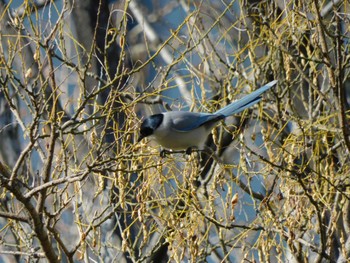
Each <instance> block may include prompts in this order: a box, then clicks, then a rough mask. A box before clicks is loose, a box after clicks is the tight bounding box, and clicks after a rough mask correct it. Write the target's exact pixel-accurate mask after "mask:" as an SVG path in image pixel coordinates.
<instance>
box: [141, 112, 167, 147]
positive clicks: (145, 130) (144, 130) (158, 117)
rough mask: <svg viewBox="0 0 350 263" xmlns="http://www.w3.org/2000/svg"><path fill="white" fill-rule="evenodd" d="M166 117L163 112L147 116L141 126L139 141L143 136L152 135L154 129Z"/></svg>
mask: <svg viewBox="0 0 350 263" xmlns="http://www.w3.org/2000/svg"><path fill="white" fill-rule="evenodd" d="M163 118H164V115H163V114H161V113H160V114H154V115H151V116H149V117H147V118H146V119H145V120H144V121H143V122H142V124H141V126H140V136H139V139H138V141H141V140H142V139H143V138H145V137H148V136H151V135H152V134H153V133H154V131H155V130H156V129H157V128H158V127H159V126H160V124H161V123H162V121H163Z"/></svg>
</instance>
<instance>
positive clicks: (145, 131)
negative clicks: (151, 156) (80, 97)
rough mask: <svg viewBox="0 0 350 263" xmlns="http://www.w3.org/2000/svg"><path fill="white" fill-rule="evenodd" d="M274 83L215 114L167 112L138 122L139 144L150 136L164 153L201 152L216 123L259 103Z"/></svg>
mask: <svg viewBox="0 0 350 263" xmlns="http://www.w3.org/2000/svg"><path fill="white" fill-rule="evenodd" d="M276 83H277V80H274V81H271V82H269V83H267V84H265V85H264V86H262V87H260V88H259V89H257V90H255V91H253V92H252V93H250V94H248V95H246V96H244V97H243V98H241V99H239V100H237V101H234V102H232V103H231V104H229V105H227V106H225V107H224V108H222V109H219V110H218V111H216V112H214V113H205V112H190V111H168V112H163V113H158V114H154V115H151V116H149V117H147V118H145V119H144V120H143V122H142V123H141V126H140V135H139V139H138V142H140V141H141V140H142V139H144V138H146V137H151V138H153V139H154V140H155V141H156V142H157V143H158V144H159V145H160V146H162V147H163V148H165V149H167V150H172V151H179V150H186V153H189V152H191V149H193V148H197V149H198V150H201V149H204V145H205V142H206V139H207V137H208V135H209V134H210V132H211V131H212V129H213V128H214V127H215V126H216V125H217V123H218V122H219V121H221V120H224V119H225V118H226V117H228V116H231V115H234V114H237V113H239V112H241V111H243V110H245V109H247V108H249V107H251V106H253V105H254V104H256V103H258V102H259V101H260V100H261V99H262V94H263V93H264V92H265V91H267V90H269V89H270V88H272V87H273V86H275V85H276ZM161 156H162V153H161Z"/></svg>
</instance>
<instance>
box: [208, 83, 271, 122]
mask: <svg viewBox="0 0 350 263" xmlns="http://www.w3.org/2000/svg"><path fill="white" fill-rule="evenodd" d="M276 83H277V80H274V81H271V82H269V83H267V84H266V85H264V86H262V87H261V88H259V89H257V90H255V91H253V92H252V93H250V94H248V95H247V96H245V97H243V98H241V99H239V100H237V101H235V102H232V103H231V104H229V105H227V106H226V107H224V108H222V109H220V110H218V111H217V112H215V113H214V114H215V115H216V114H218V115H224V116H225V117H228V116H231V115H233V114H236V113H239V112H241V111H243V110H245V109H246V108H249V107H250V106H252V105H254V104H255V103H258V102H259V101H260V100H261V94H263V93H264V92H265V91H267V90H269V89H270V88H272V87H273V86H275V85H276Z"/></svg>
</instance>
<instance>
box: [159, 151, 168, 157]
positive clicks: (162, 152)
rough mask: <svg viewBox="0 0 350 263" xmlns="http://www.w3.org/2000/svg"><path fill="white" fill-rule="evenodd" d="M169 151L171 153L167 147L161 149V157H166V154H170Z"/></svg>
mask: <svg viewBox="0 0 350 263" xmlns="http://www.w3.org/2000/svg"><path fill="white" fill-rule="evenodd" d="M169 153H171V152H170V151H168V150H166V149H162V150H161V151H160V154H159V156H160V157H161V158H165V157H166V155H167V154H169Z"/></svg>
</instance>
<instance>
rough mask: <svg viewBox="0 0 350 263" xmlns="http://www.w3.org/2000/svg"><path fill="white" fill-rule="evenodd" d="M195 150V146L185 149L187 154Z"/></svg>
mask: <svg viewBox="0 0 350 263" xmlns="http://www.w3.org/2000/svg"><path fill="white" fill-rule="evenodd" d="M192 152H193V147H188V148H187V149H186V151H185V153H186V154H187V155H190V154H191V153H192Z"/></svg>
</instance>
